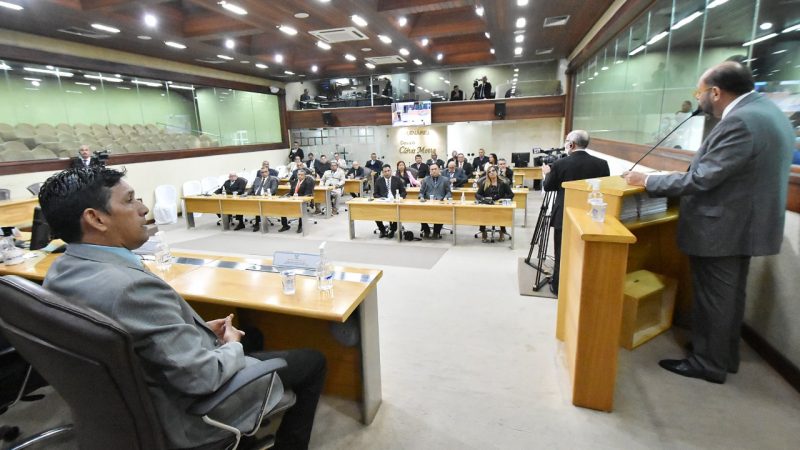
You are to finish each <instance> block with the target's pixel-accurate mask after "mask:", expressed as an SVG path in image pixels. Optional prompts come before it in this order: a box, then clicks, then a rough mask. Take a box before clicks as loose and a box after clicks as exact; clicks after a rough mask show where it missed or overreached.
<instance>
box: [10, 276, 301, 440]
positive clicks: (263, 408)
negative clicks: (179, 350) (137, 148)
mask: <svg viewBox="0 0 800 450" xmlns="http://www.w3.org/2000/svg"><path fill="white" fill-rule="evenodd" d="M0 329H2V331H3V333H4V334H5V336H6V337H7V338H8V340H9V342H10V343H11V345H13V346H14V347H15V348H16V349H17V351H19V353H20V354H21V355H22V356H23V357H25V359H26V360H27V361H28V362H30V363H31V364H32V365H33V367H34V368H35V369H36V370H37V371H38V372H39V373H41V374H42V376H43V377H44V378H45V379H46V380H47V381H48V382H49V383H50V384H51V385H52V386H53V387H54V388H55V390H56V391H57V392H58V393H59V394H60V395H61V396H62V397H63V398H64V400H65V401H66V402H67V404H68V405H69V407H70V410H71V412H72V418H73V420H74V433H75V435H76V438H77V443H78V446H79V447H80V448H81V449H90V450H93V449H109V448H114V449H117V450H122V449H141V450H145V449H146V450H161V449H166V445H165V442H164V437H163V431H162V428H161V424H160V423H159V422H158V420H157V414H156V411H155V408H154V406H153V404H152V400H151V398H150V394H149V392H148V390H147V385H146V383H145V380H144V376H143V374H142V369H141V367H140V365H139V360H138V357H137V356H136V353H135V352H134V350H133V345H132V338H131V336H130V335H129V334H128V333H127V332H126V331H125V330H123V329H122V327H121V326H120V325H119V324H117V323H116V322H115V321H114V320H112V319H110V318H108V317H106V316H104V315H102V314H100V313H98V312H96V311H94V310H92V309H89V308H86V307H82V306H79V305H78V304H75V303H71V302H67V301H65V300H64V299H62V298H60V297H59V296H57V295H55V294H53V293H51V292H49V291H47V290H45V289H44V288H42V287H41V286H39V285H37V284H34V283H32V282H30V281H27V280H25V279H23V278H20V277H16V276H5V277H2V278H0ZM285 366H286V362H285V361H284V360H282V359H271V360H267V361H261V362H259V363H258V364H254V365H251V366H248V367H247V368H245V369H242V370H240V371H239V372H238V373H236V375H234V376H233V377H232V378H231V379H230V380H229V381H228V382H227V383H226V384H225V385H223V386H222V387H221V388H220V389H219V390H218V391H217V392H215V393H213V394H211V395H208V396H206V397H202V398H199V399H198V400H197V402H195V403H194V404H193V405H192V406H191V407H190V408H189V410H188V411H189V413H190V414H193V415H197V416H200V417H202V418H203V421H204V422H206V423H208V424H209V426H215V427H217V428H222V429H225V430H227V431H231V434H232V436H230V437H229V438H226V439H222V440H220V441H218V442H215V443H212V444H208V445H204V446H202V448H203V449H204V450H206V449H208V450H211V449H220V450H221V449H235V448H236V447H237V446H238V445H239V442H240V439H241V436H242V435H245V436H250V435H253V434H255V432H256V431H257V430H258V428H259V424H260V423H261V420H256V421H254V427H253V429H251V430H237V429H231V428H230V427H227V428H226V425H224V424H220V423H219V422H216V421H214V420H213V419H212V418H211V417H210V415H213V412H214V409H215V408H216V407H217V406H219V405H220V404H221V403H222V402H224V401H225V400H226V399H227V398H229V397H230V396H231V395H233V394H235V393H236V392H237V391H238V390H240V389H241V388H243V387H245V386H247V385H248V384H249V383H251V382H253V381H255V380H257V379H259V378H262V377H269V388H268V389H267V392H266V393H265V395H264V397H263V399H254V401H257V402H258V405H259V409H258V411H259V413H258V414H259V416H254V417H255V418H259V417H260V418H263V417H265V416H266V415H267V413H269V415H273V414H275V413H278V412H281V411H283V410H285V409H287V408H288V407H290V406H291V405H293V404H294V393H292V392H291V391H286V392H284V390H283V384H282V383H281V381H280V378H279V377H277V376H276V374H275V371H276V370H278V369H280V368H282V367H285ZM273 443H274V441H273V440H272V438H271V437H269V438H268V439H266V442H265V441H264V440H262V441H259V442H256V443H255V445H258V446H259V447H261V448H263V447H265V446H271V445H272V444H273ZM12 448H14V447H13V446H12Z"/></svg>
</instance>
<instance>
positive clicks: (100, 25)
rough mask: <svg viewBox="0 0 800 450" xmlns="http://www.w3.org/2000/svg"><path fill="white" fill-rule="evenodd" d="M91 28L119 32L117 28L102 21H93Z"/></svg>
mask: <svg viewBox="0 0 800 450" xmlns="http://www.w3.org/2000/svg"><path fill="white" fill-rule="evenodd" d="M92 28H94V29H95V30H100V31H106V32H108V33H115V34H116V33H119V28H114V27H110V26H108V25H103V24H102V23H93V24H92Z"/></svg>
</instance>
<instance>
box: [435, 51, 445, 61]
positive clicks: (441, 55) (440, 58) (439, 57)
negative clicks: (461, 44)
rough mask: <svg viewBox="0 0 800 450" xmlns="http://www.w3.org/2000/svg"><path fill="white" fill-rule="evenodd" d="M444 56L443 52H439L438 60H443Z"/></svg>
mask: <svg viewBox="0 0 800 450" xmlns="http://www.w3.org/2000/svg"><path fill="white" fill-rule="evenodd" d="M442 58H444V55H443V54H441V53H439V54H438V55H436V60H437V61H441V60H442Z"/></svg>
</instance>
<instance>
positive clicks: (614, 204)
mask: <svg viewBox="0 0 800 450" xmlns="http://www.w3.org/2000/svg"><path fill="white" fill-rule="evenodd" d="M562 186H563V187H564V189H565V197H564V228H563V235H562V243H561V268H560V270H561V282H560V285H559V301H558V318H557V324H556V338H558V339H559V340H561V341H563V342H564V346H565V350H566V359H567V365H568V367H569V371H570V376H571V378H572V383H573V390H572V394H573V396H572V403H573V404H574V405H576V406H582V407H585V408H591V409H597V410H601V411H611V410H612V407H613V400H614V385H615V382H616V375H617V352H618V351H619V335H620V326H621V321H622V308H623V288H624V284H625V275H626V274H627V273H629V272H633V271H636V270H641V269H646V270H650V271H652V272H655V273H658V274H662V275H667V276H668V277H671V278H674V279H676V280H678V290H677V296H676V310H677V311H676V313H677V314H678V315H680V316H683V317H688V312H689V308H690V307H691V289H690V280H689V270H688V262H687V259H686V257H685V256H684V255H683V254H681V253H680V252H679V250H678V248H677V246H676V244H675V233H676V231H677V219H678V208H677V206H676V205H673V206H670V207H669V208H668V209H667V211H666V212H662V213H658V214H653V215H649V216H646V217H642V218H639V219H636V220H631V221H626V222H620V220H619V217H620V212H621V211H622V206H623V202H625V199H626V198H627V197H630V196H635V195H647V194H646V193H645V192H644V188H642V187H636V186H629V185H628V184H627V183H625V180H623V179H622V178H621V177H618V176H613V177H604V178H601V179H600V192H602V194H603V199H604V200H605V202H606V203H607V204H608V207H607V209H606V220H605V222H604V223H597V222H593V221H592V220H591V217H590V216H589V215H588V214H587V213H588V211H589V203H588V201H587V200H588V196H589V193H590V192H591V187H590V186H589V184H588V183H587V182H586V180H580V181H570V182H566V183H563V184H562Z"/></svg>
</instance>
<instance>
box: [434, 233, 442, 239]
mask: <svg viewBox="0 0 800 450" xmlns="http://www.w3.org/2000/svg"><path fill="white" fill-rule="evenodd" d="M441 238H442V235H441V234H439V233H433V239H441Z"/></svg>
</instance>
